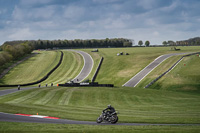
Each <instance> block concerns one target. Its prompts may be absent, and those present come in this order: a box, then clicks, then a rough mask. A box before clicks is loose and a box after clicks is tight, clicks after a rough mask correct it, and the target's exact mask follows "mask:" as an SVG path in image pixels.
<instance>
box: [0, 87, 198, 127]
mask: <svg viewBox="0 0 200 133" xmlns="http://www.w3.org/2000/svg"><path fill="white" fill-rule="evenodd" d="M199 100H200V97H199V95H192V94H183V93H180V92H169V91H159V90H149V89H141V88H134V89H133V88H122V87H121V88H99V87H97V88H67V87H49V88H48V87H47V88H38V89H32V90H27V91H19V92H17V93H13V94H9V95H6V96H2V97H0V106H1V108H0V112H9V113H24V114H36V113H39V114H40V115H47V116H54V117H60V118H66V119H74V120H84V121H95V120H96V118H97V117H98V115H99V114H100V113H101V111H102V110H103V109H104V108H106V106H107V105H108V104H111V105H113V106H114V107H115V108H116V110H118V111H119V112H120V114H119V118H120V121H119V122H136V123H137V122H142V123H199V119H200V112H199V109H200V103H199Z"/></svg>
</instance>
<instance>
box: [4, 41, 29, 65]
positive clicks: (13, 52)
mask: <svg viewBox="0 0 200 133" xmlns="http://www.w3.org/2000/svg"><path fill="white" fill-rule="evenodd" d="M0 49H1V51H0V66H3V65H4V64H6V63H8V62H10V61H14V60H17V59H19V58H20V57H23V56H25V55H27V54H30V53H31V52H32V51H33V46H32V45H30V44H28V42H24V43H21V44H15V45H10V44H3V45H2V46H1V48H0Z"/></svg>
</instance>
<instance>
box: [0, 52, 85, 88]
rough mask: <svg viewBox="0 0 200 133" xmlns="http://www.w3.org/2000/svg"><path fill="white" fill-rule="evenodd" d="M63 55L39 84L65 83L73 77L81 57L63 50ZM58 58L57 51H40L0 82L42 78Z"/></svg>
mask: <svg viewBox="0 0 200 133" xmlns="http://www.w3.org/2000/svg"><path fill="white" fill-rule="evenodd" d="M63 52H64V57H63V61H62V63H61V65H60V66H59V67H58V68H57V69H56V70H55V71H54V72H53V73H52V74H51V75H50V76H49V77H48V79H47V80H45V81H43V82H42V83H41V84H42V85H44V84H46V83H47V84H49V85H50V84H51V83H54V85H55V84H58V83H66V82H67V81H69V80H71V79H73V78H75V77H76V76H77V75H78V74H79V73H80V71H81V69H82V67H83V64H84V63H83V58H82V56H81V55H80V54H78V53H75V52H71V51H63ZM59 60H60V52H59V51H40V52H39V54H37V55H36V56H34V57H31V58H30V59H28V60H27V61H24V62H23V63H21V64H19V65H17V66H16V67H15V68H13V69H12V70H11V71H10V72H9V73H8V74H6V75H5V76H4V77H3V78H2V79H0V84H23V83H30V82H33V81H37V80H39V79H41V78H43V77H44V76H45V75H46V74H47V73H48V72H49V71H50V70H51V69H52V68H53V67H55V66H56V65H57V63H58V61H59Z"/></svg>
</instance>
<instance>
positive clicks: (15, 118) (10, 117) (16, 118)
mask: <svg viewBox="0 0 200 133" xmlns="http://www.w3.org/2000/svg"><path fill="white" fill-rule="evenodd" d="M75 52H79V53H80V54H81V55H82V56H83V58H84V67H88V68H89V69H84V67H83V69H82V71H81V73H82V74H79V75H78V76H77V77H76V78H75V79H74V80H77V78H78V79H84V78H85V77H87V76H88V74H89V73H90V71H91V68H92V67H93V60H92V61H91V60H90V62H89V65H87V61H86V59H85V58H88V59H90V58H91V56H88V55H87V54H85V52H82V51H75ZM84 55H86V56H84ZM175 55H176V54H175ZM171 56H172V55H171ZM84 71H87V72H86V73H84ZM34 88H38V87H25V88H21V89H20V90H18V89H17V88H15V89H7V90H1V91H0V96H3V95H7V94H10V93H15V92H18V91H25V90H28V89H34ZM97 117H98V114H97ZM0 121H4V122H25V123H51V124H84V125H126V126H146V125H152V126H190V125H192V126H195V125H197V126H199V125H200V124H150V123H116V124H110V123H101V124H97V123H96V122H95V121H96V120H94V122H90V121H75V120H67V119H47V118H36V117H29V116H21V115H15V114H9V113H3V112H0Z"/></svg>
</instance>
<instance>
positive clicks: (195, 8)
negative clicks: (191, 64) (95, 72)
mask: <svg viewBox="0 0 200 133" xmlns="http://www.w3.org/2000/svg"><path fill="white" fill-rule="evenodd" d="M0 7H1V8H0V43H3V41H6V40H15V39H17V40H18V39H22V40H23V39H50V40H53V39H75V38H80V39H87V38H107V37H108V38H113V37H125V38H130V39H134V40H135V41H136V42H137V40H142V39H144V40H149V41H150V42H151V44H161V43H162V41H164V40H168V39H171V40H172V39H174V41H175V40H179V39H187V38H189V37H194V36H198V35H199V33H200V30H199V29H200V25H199V22H200V19H199V18H200V15H199V12H200V9H199V7H200V2H199V1H198V0H190V1H188V0H167V1H164V0H84V1H82V0H59V1H58V0H16V1H13V0H6V1H3V2H2V1H0ZM5 7H6V8H5Z"/></svg>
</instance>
